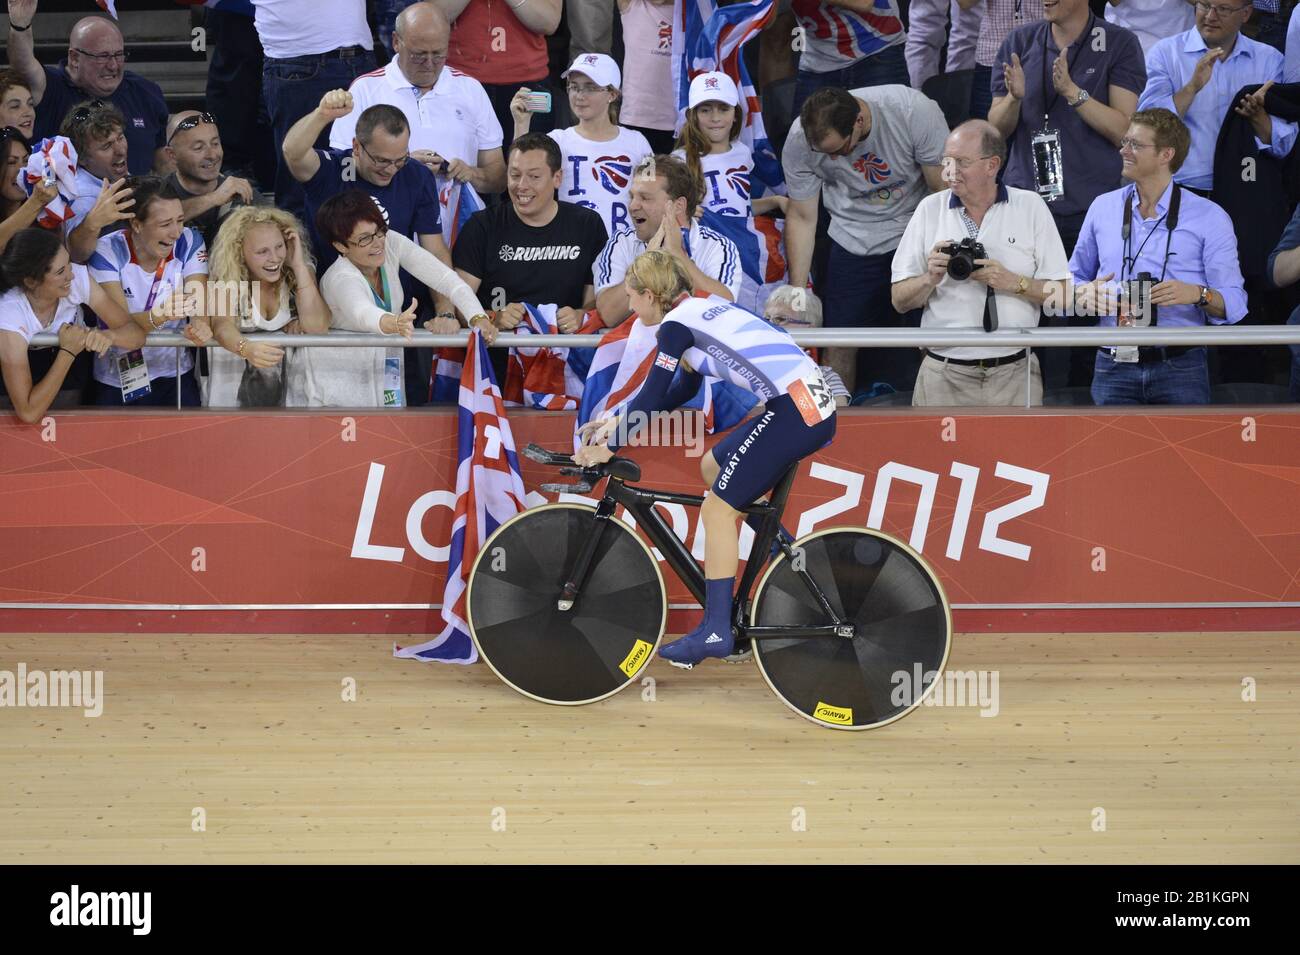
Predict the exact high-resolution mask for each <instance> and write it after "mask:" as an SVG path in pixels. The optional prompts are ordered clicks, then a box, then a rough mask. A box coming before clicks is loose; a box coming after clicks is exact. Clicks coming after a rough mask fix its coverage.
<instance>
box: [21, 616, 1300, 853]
mask: <svg viewBox="0 0 1300 955" xmlns="http://www.w3.org/2000/svg"><path fill="white" fill-rule="evenodd" d="M390 648H391V638H389V637H383V636H358V635H355V634H353V635H342V636H329V637H320V636H315V637H302V636H268V637H248V636H235V637H230V636H213V635H168V636H161V637H159V636H152V635H140V634H137V635H127V636H84V635H76V636H48V635H37V636H27V635H14V634H5V635H0V669H7V670H10V671H14V670H16V666H17V664H18V663H19V662H20V661H21V662H25V663H26V664H27V667H28V669H29V671H31V670H36V669H46V670H56V669H69V668H81V669H85V668H96V669H102V670H103V671H104V681H105V704H104V712H103V715H102V716H100V717H98V718H96V719H91V718H86V717H85V716H84V715H83V714H82V712H81V711H80V710H76V709H48V708H47V709H31V708H15V709H10V708H4V709H0V758H2V759H3V765H4V767H5V771H4V772H3V773H0V820H3V821H2V822H0V862H5V863H14V862H19V863H21V862H30V863H38V862H51V861H59V862H63V863H108V862H113V863H133V862H215V863H221V862H315V863H330V862H483V861H486V862H512V861H520V862H634V863H635V862H742V863H763V862H907V863H910V862H957V863H975V862H1051V863H1062V862H1076V863H1150V862H1163V863H1227V862H1237V863H1262V862H1272V863H1286V862H1289V863H1295V862H1297V861H1300V812H1298V811H1297V806H1300V753H1298V752H1297V727H1300V635H1297V634H1265V633H1245V634H1212V635H1195V634H1177V635H1161V636H1152V635H1083V636H1078V635H1076V636H1071V635H1059V634H1050V635H1038V636H1035V635H1014V636H1012V635H1008V636H989V635H978V636H977V635H959V636H958V637H957V638H956V640H955V643H954V647H953V652H952V656H951V658H950V660H949V667H950V668H958V669H972V670H996V671H998V673H999V675H1000V676H999V690H1000V696H999V712H998V714H997V715H996V716H994V717H981V716H980V715H979V714H980V711H979V709H977V708H974V707H951V706H949V707H921V708H919V709H918V710H916V711H915V712H913V713H912V714H910V715H909V716H907V717H906V718H904V719H903V720H901V721H899V722H897V723H894V724H892V725H890V726H887V727H885V728H883V729H880V730H876V731H871V732H864V733H844V732H835V731H831V730H823V729H819V728H818V727H816V726H814V725H812V724H811V723H808V722H806V721H805V720H803V719H800V718H799V717H797V716H796V715H794V714H793V713H791V712H790V711H789V710H787V709H786V708H785V707H784V706H782V705H781V704H780V703H779V702H778V701H777V699H776V698H775V697H774V696H772V695H771V693H770V692H769V691H768V690H767V688H766V685H765V684H764V683H763V682H762V680H761V679H760V677H759V675H758V673H757V672H756V669H755V667H754V666H753V665H752V664H750V665H743V666H725V665H722V664H718V663H710V664H706V665H705V666H704V667H702V668H700V669H697V670H695V671H693V672H690V673H686V672H683V671H679V670H675V669H673V668H671V667H669V666H667V665H666V664H664V663H663V662H662V661H655V662H654V663H653V664H652V666H651V667H650V669H649V670H648V671H647V672H648V674H649V676H651V677H653V678H654V680H655V684H654V686H653V690H654V692H653V694H651V693H649V692H648V690H649V689H650V688H649V687H646V688H645V689H641V688H639V687H637V686H635V685H634V686H631V687H629V688H628V689H626V690H625V691H624V692H623V693H621V694H619V695H618V696H616V697H614V698H612V699H610V700H607V701H605V702H603V703H598V704H595V705H592V706H586V707H576V708H567V707H553V706H544V705H542V704H538V703H534V702H532V701H530V700H527V699H525V698H523V697H521V696H519V695H517V694H516V693H514V692H513V691H511V690H509V689H508V688H506V687H505V686H504V685H502V684H500V683H499V682H497V680H496V679H495V677H493V675H492V674H491V672H490V671H489V670H488V669H487V667H485V666H481V665H480V666H474V667H450V666H439V665H423V664H419V663H415V662H411V661H398V660H393V659H391V658H390V656H389V653H390ZM347 677H352V678H354V679H355V680H356V686H357V699H356V701H355V702H344V701H343V700H342V691H341V686H342V681H343V680H344V679H345V678H347ZM1245 677H1252V678H1253V679H1254V680H1255V682H1256V692H1257V699H1256V701H1255V702H1244V701H1243V700H1242V680H1243V678H1245ZM650 696H653V699H652V700H651V699H647V697H650ZM198 808H201V809H202V810H203V812H204V813H205V815H206V828H205V830H204V831H194V827H193V825H192V820H193V819H194V818H195V816H194V811H195V810H196V809H198ZM1097 809H1101V810H1104V813H1105V819H1104V822H1105V828H1104V830H1098V829H1097V828H1095V826H1096V824H1097V823H1096V821H1095V820H1098V819H1099V818H1100V817H1099V816H1098V815H1097V812H1096V810H1097ZM801 823H802V824H803V825H802V828H801V825H800V824H801Z"/></svg>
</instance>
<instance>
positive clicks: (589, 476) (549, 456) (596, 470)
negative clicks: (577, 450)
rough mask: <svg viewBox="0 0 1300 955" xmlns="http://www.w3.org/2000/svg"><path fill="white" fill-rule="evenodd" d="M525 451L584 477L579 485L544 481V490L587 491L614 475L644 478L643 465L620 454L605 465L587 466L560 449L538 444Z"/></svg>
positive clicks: (528, 455) (532, 458) (532, 457)
mask: <svg viewBox="0 0 1300 955" xmlns="http://www.w3.org/2000/svg"><path fill="white" fill-rule="evenodd" d="M522 453H523V455H524V457H526V458H528V460H530V461H536V462H537V463H538V464H545V465H548V466H550V467H559V469H560V474H562V475H564V476H565V477H576V478H579V479H580V480H579V482H578V483H576V484H543V485H542V490H543V491H549V492H555V493H561V492H565V491H573V492H575V493H585V492H587V491H590V490H591V489H592V488H593V487H594V486H595V485H596V484H599V483H600V482H601V481H603V480H604V479H605V478H607V477H609V476H611V475H612V476H614V477H616V478H618V479H619V480H621V481H639V480H640V479H641V468H640V466H639V465H638V464H637V463H636V462H635V461H632V460H631V459H629V458H620V457H618V456H617V455H616V456H614V457H612V458H610V459H609V460H608V461H606V462H605V463H604V464H597V465H596V466H595V467H590V468H584V467H579V466H578V463H577V462H576V461H574V460H573V456H572V455H570V454H563V453H561V452H559V451H548V450H547V449H546V448H543V447H541V446H540V445H537V444H530V445H528V447H526V448H524V450H523V452H522Z"/></svg>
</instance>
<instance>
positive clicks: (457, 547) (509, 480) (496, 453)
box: [393, 331, 525, 663]
mask: <svg viewBox="0 0 1300 955" xmlns="http://www.w3.org/2000/svg"><path fill="white" fill-rule="evenodd" d="M458 417H459V425H458V433H457V442H456V443H457V455H458V460H459V465H458V466H457V468H456V510H455V514H454V516H453V518H452V525H451V551H450V556H449V559H448V561H447V584H446V586H445V587H444V588H443V593H442V619H443V622H444V623H445V624H446V626H444V627H443V629H442V632H441V633H439V634H438V635H437V636H436V637H434V638H433V639H432V640H429V641H427V642H425V643H421V644H417V645H416V646H410V647H397V646H395V647H394V648H393V655H394V656H397V657H408V658H413V659H416V660H426V661H428V660H436V661H438V662H440V663H474V662H475V661H476V660H478V651H477V650H476V649H475V647H474V642H473V640H471V639H470V635H469V624H468V623H467V622H466V621H467V619H468V612H467V605H466V588H467V586H468V577H469V572H470V569H471V568H472V567H473V566H474V559H475V558H476V557H477V556H478V553H479V550H480V548H482V546H483V544H484V542H486V541H487V539H488V538H489V537H491V536H492V532H493V531H495V530H496V529H497V528H498V527H500V526H501V525H502V524H504V523H505V522H506V521H508V520H509V519H510V518H512V517H514V516H515V515H516V514H518V513H519V512H520V511H522V510H523V509H524V497H525V492H524V481H523V478H522V477H521V476H520V473H519V458H518V457H517V456H516V454H515V439H514V435H513V434H512V433H511V431H510V422H509V421H508V420H507V419H506V409H505V405H504V404H503V403H502V401H501V392H500V391H499V390H497V383H496V380H495V378H493V376H492V362H491V360H490V359H489V358H488V349H487V345H485V344H484V343H483V336H482V335H481V334H480V333H479V332H477V331H475V332H473V333H471V337H470V345H469V348H468V349H466V355H465V363H464V368H463V370H462V373H461V376H460V410H459V415H458Z"/></svg>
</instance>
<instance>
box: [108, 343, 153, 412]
mask: <svg viewBox="0 0 1300 955" xmlns="http://www.w3.org/2000/svg"><path fill="white" fill-rule="evenodd" d="M117 378H118V381H119V382H120V383H121V386H122V400H123V401H124V402H126V403H128V404H129V403H131V402H132V401H139V400H140V399H141V398H143V397H145V396H146V395H147V394H149V393H150V392H151V391H153V386H152V385H151V384H149V366H148V365H147V364H145V360H144V351H143V350H142V349H139V348H137V349H135V350H134V351H129V352H121V353H120V354H118V356H117Z"/></svg>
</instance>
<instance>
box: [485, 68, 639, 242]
mask: <svg viewBox="0 0 1300 955" xmlns="http://www.w3.org/2000/svg"><path fill="white" fill-rule="evenodd" d="M561 75H562V76H563V77H564V78H565V79H566V80H567V82H568V91H569V108H570V109H572V110H573V115H574V116H576V117H577V119H578V124H577V125H576V126H570V127H569V128H568V129H561V130H552V131H551V133H550V136H551V138H552V139H554V140H555V141H556V143H558V144H559V146H560V153H561V155H562V156H563V157H564V162H563V172H564V182H563V183H562V184H561V186H560V193H559V196H558V197H557V198H559V199H560V201H561V202H575V203H577V204H578V205H581V206H586V207H587V208H589V209H595V210H596V211H597V212H598V213H600V217H601V219H603V220H604V222H605V229H606V230H607V231H608V233H609V234H610V235H613V234H614V233H615V232H617V231H619V230H620V229H627V228H631V226H632V220H631V219H630V217H629V216H628V214H627V201H628V192H629V191H630V189H631V185H632V170H633V169H635V168H636V166H637V163H639V162H640V161H641V160H642V159H643V158H645V157H646V156H650V155H653V150H652V149H651V148H650V144H649V143H648V142H646V138H645V137H644V136H643V135H641V134H640V133H638V132H637V131H636V130H633V129H628V128H627V127H625V126H620V125H619V124H618V101H619V98H620V96H621V95H622V94H621V93H620V92H619V87H620V84H621V82H622V77H621V75H620V73H619V69H618V64H617V63H615V62H614V60H613V58H612V57H608V56H606V55H605V54H603V53H584V54H583V55H582V56H580V57H578V58H577V59H576V60H574V61H573V65H572V66H570V67H569V68H568V69H567V70H565V71H564V73H562V74H561ZM529 94H530V91H529V90H528V88H527V87H524V88H523V89H521V90H519V92H518V93H516V94H515V97H514V99H512V100H511V101H510V114H511V115H512V116H513V117H514V119H515V135H514V138H515V139H518V138H519V137H520V136H522V135H524V133H526V132H528V127H529V125H530V124H531V122H532V113H531V112H530V111H529V109H528V103H529V99H528V97H529ZM512 142H513V140H512Z"/></svg>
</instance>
